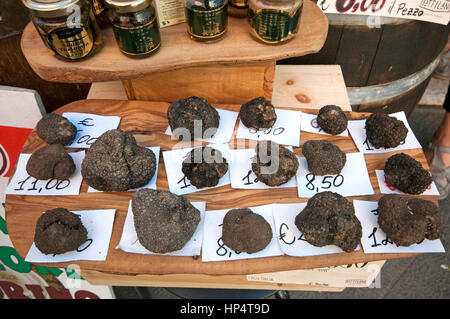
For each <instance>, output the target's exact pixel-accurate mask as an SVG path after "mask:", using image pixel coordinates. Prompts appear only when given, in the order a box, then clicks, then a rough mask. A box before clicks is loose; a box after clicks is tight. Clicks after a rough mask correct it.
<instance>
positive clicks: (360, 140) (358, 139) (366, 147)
mask: <svg viewBox="0 0 450 319" xmlns="http://www.w3.org/2000/svg"><path fill="white" fill-rule="evenodd" d="M389 116H392V117H395V118H397V119H398V120H400V121H402V122H403V123H404V124H405V126H406V128H407V129H408V135H407V136H406V139H405V142H404V143H402V144H400V145H399V146H397V147H394V148H387V149H386V148H379V149H376V148H375V147H373V146H372V144H370V142H369V140H368V139H367V135H366V120H355V121H348V130H349V131H350V135H351V136H352V138H353V141H354V142H355V144H356V147H357V148H358V150H359V151H360V152H361V153H363V154H376V153H388V152H392V151H401V150H410V149H415V148H422V146H421V145H420V143H419V141H418V140H417V138H416V136H415V135H414V132H413V131H412V129H411V127H410V126H409V123H408V120H407V119H406V115H405V112H398V113H393V114H389Z"/></svg>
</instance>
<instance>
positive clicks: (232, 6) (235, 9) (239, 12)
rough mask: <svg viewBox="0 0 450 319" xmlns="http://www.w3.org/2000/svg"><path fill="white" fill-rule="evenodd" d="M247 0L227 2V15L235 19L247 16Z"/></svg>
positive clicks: (229, 0) (230, 0)
mask: <svg viewBox="0 0 450 319" xmlns="http://www.w3.org/2000/svg"><path fill="white" fill-rule="evenodd" d="M247 8H248V6H247V0H228V15H230V16H232V17H236V18H245V17H246V16H247Z"/></svg>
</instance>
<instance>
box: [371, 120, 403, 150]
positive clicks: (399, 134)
mask: <svg viewBox="0 0 450 319" xmlns="http://www.w3.org/2000/svg"><path fill="white" fill-rule="evenodd" d="M366 134H367V139H368V140H369V142H370V144H372V145H373V147H375V148H393V147H397V146H399V145H400V144H401V143H402V142H403V141H404V140H405V139H406V136H407V135H408V129H407V128H406V126H405V124H404V123H403V122H402V121H400V120H397V119H396V118H395V117H391V116H388V115H386V114H382V113H374V114H372V115H371V116H369V118H368V119H367V120H366Z"/></svg>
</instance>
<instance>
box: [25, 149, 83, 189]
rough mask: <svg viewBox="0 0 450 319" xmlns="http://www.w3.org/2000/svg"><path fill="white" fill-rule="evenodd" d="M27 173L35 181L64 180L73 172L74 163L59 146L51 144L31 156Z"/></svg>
mask: <svg viewBox="0 0 450 319" xmlns="http://www.w3.org/2000/svg"><path fill="white" fill-rule="evenodd" d="M26 170H27V173H28V174H29V175H30V176H33V177H34V178H36V179H42V180H46V179H51V178H54V179H57V180H65V179H68V178H70V176H72V174H73V173H74V172H75V163H74V162H73V159H72V157H71V156H70V155H69V154H67V152H66V150H65V149H64V146H62V145H61V144H51V145H47V146H44V147H43V148H40V149H38V150H37V151H36V152H34V153H33V154H31V156H30V158H29V159H28V162H27V166H26Z"/></svg>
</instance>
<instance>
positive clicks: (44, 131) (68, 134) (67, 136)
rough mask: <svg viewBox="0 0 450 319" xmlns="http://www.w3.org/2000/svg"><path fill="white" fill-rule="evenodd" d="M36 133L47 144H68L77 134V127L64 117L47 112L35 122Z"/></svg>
mask: <svg viewBox="0 0 450 319" xmlns="http://www.w3.org/2000/svg"><path fill="white" fill-rule="evenodd" d="M36 132H37V135H38V136H39V137H40V138H41V139H43V140H44V141H45V142H47V143H48V144H61V145H67V144H70V143H71V142H72V141H73V139H74V138H75V136H76V135H77V128H76V127H75V125H73V124H72V123H71V122H70V121H69V120H68V119H66V118H65V117H63V116H61V115H59V114H54V113H48V114H46V115H44V116H43V117H42V118H41V119H40V120H39V122H38V123H37V128H36Z"/></svg>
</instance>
